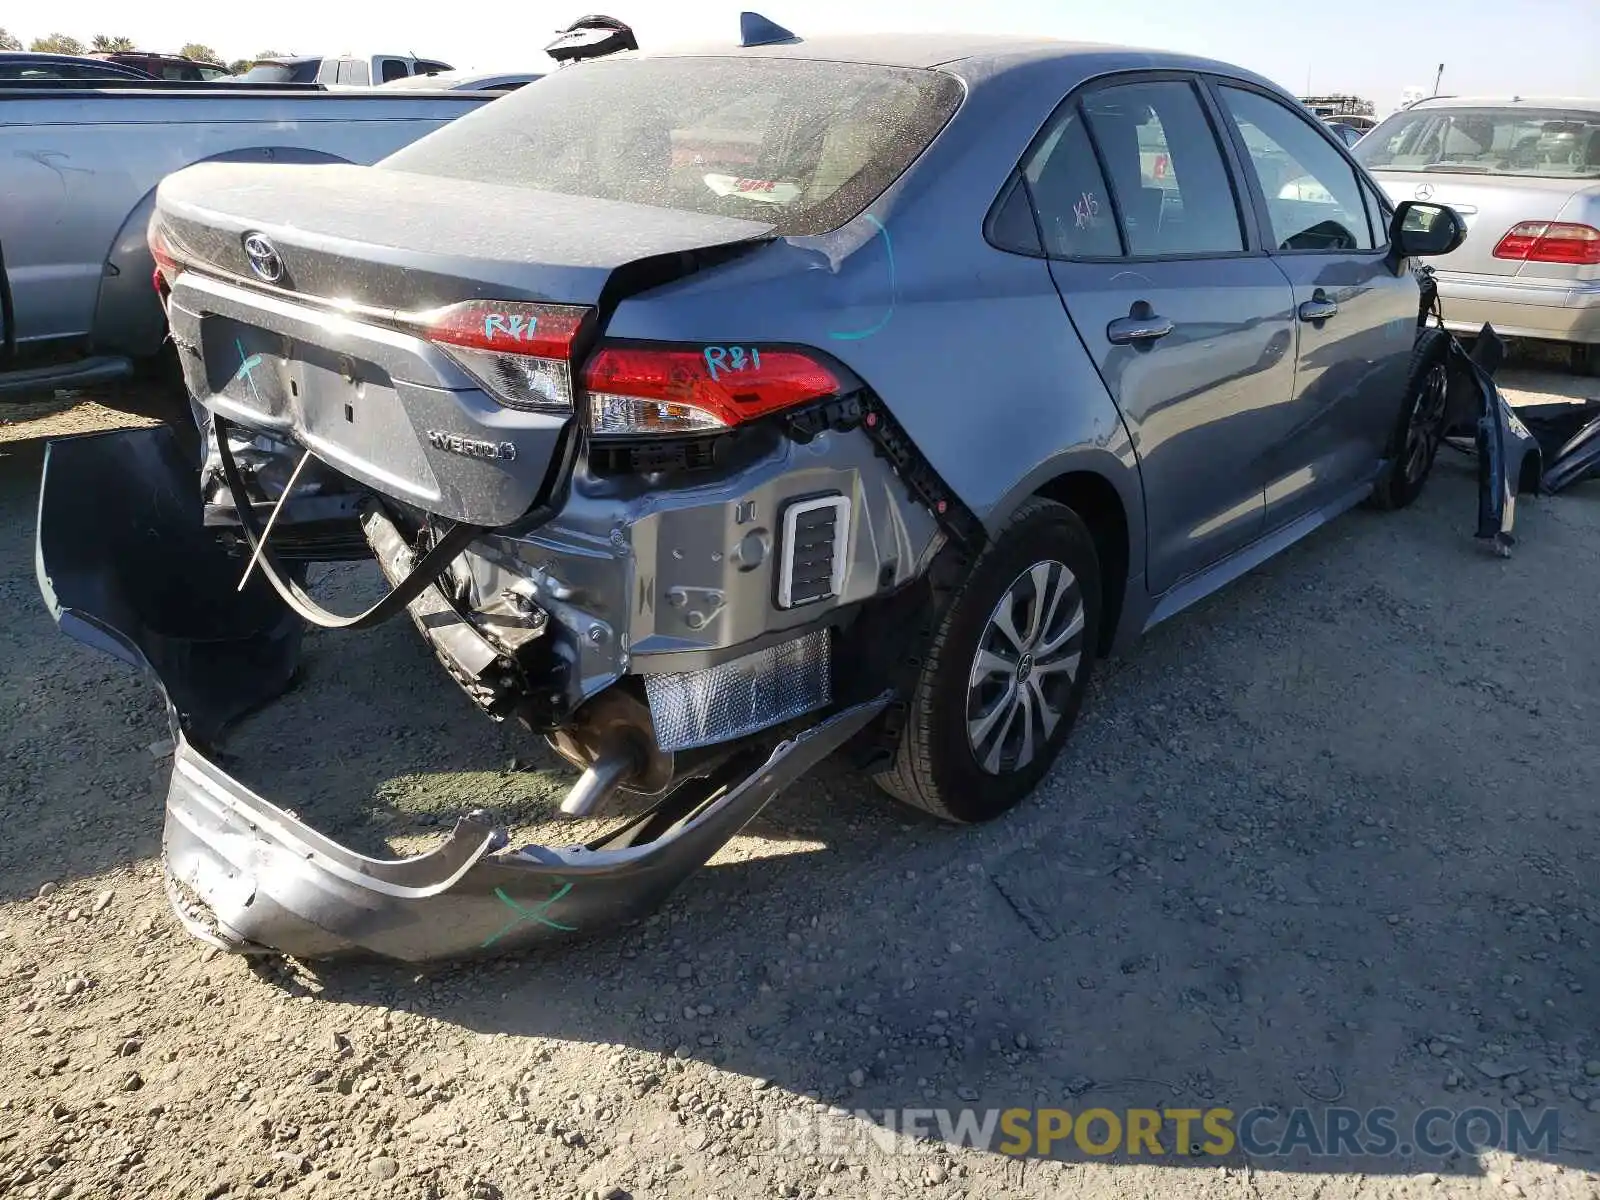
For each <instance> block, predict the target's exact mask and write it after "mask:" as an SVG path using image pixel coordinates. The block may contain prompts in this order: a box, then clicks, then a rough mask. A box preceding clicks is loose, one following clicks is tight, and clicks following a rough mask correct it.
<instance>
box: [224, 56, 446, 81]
mask: <svg viewBox="0 0 1600 1200" xmlns="http://www.w3.org/2000/svg"><path fill="white" fill-rule="evenodd" d="M453 70H455V68H454V67H452V66H451V65H450V64H449V63H447V62H440V61H439V60H438V59H436V58H417V57H416V56H415V55H412V54H286V55H281V56H279V57H277V58H258V59H257V60H256V61H255V62H254V63H253V64H252V65H251V67H250V69H249V70H248V71H246V72H245V73H244V74H242V75H240V76H239V79H240V81H241V82H243V83H321V84H325V85H326V86H328V87H367V86H369V85H373V84H381V83H390V82H392V81H393V80H396V79H410V78H412V77H414V76H417V75H438V74H440V73H442V72H444V71H453Z"/></svg>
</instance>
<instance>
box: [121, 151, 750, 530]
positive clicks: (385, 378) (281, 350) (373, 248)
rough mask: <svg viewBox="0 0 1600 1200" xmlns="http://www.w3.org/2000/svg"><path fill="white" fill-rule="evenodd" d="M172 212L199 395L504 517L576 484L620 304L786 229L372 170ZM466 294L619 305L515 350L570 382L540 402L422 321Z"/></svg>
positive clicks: (191, 372) (220, 187) (212, 197)
mask: <svg viewBox="0 0 1600 1200" xmlns="http://www.w3.org/2000/svg"><path fill="white" fill-rule="evenodd" d="M155 222H156V223H155V224H153V225H152V238H154V239H157V240H159V241H164V242H165V243H166V245H165V246H164V247H163V250H162V253H163V254H170V255H171V256H172V257H174V258H175V259H176V260H177V262H178V264H180V265H179V268H176V269H174V270H173V271H172V276H173V282H172V291H171V296H170V300H169V302H168V306H167V312H168V320H169V324H170V326H171V329H172V337H173V341H174V342H175V343H176V344H177V346H178V347H179V350H180V357H181V360H182V362H183V367H184V377H185V380H186V382H187V384H188V387H189V391H190V392H191V394H192V395H193V396H194V397H195V398H196V399H198V400H199V401H200V402H201V403H202V404H204V405H205V406H206V407H207V408H208V409H209V410H211V411H212V412H213V413H215V414H218V415H220V416H223V417H226V418H227V419H229V420H231V421H234V422H237V423H239V424H241V425H244V426H245V427H247V428H248V429H250V430H251V431H253V432H255V433H260V434H266V435H269V436H271V437H273V438H276V439H277V440H278V441H280V442H283V443H290V444H294V445H298V446H300V447H303V448H305V449H307V450H310V451H311V452H313V453H314V454H315V455H316V456H317V457H318V458H319V459H321V460H322V461H323V462H325V463H327V464H328V465H330V466H332V467H334V468H335V469H336V470H338V471H340V472H341V473H343V474H344V475H346V476H348V477H350V478H352V479H354V480H356V481H358V482H360V483H361V484H364V485H365V486H367V487H368V488H371V489H372V490H374V491H377V492H379V493H382V494H384V495H387V496H390V497H393V498H395V499H397V500H401V501H404V502H405V503H407V504H412V505H415V506H417V507H420V508H423V509H425V510H427V511H428V512H431V513H434V514H437V515H439V516H443V517H448V518H450V519H451V520H455V521H466V522H469V523H471V524H474V525H481V526H485V527H495V526H499V525H504V524H507V523H509V522H511V521H515V520H517V519H519V518H521V517H522V516H524V515H525V514H526V513H527V512H528V511H529V510H530V509H532V508H533V507H535V505H537V504H539V503H542V502H543V501H544V500H545V499H546V498H547V497H548V496H549V495H550V494H551V492H552V491H553V489H554V488H555V486H556V485H557V484H558V483H559V482H560V479H559V475H560V467H559V465H558V464H559V463H561V462H562V461H564V457H565V456H564V455H563V451H562V447H563V445H564V444H565V443H564V436H565V433H566V430H567V427H568V425H569V424H570V423H571V420H572V417H573V415H574V412H573V407H572V405H571V403H570V398H571V396H572V387H571V380H572V379H573V378H575V377H576V374H577V369H578V367H579V365H580V363H579V362H577V361H573V360H576V359H580V358H581V357H582V355H583V353H584V351H585V349H586V342H587V340H588V338H590V337H592V336H593V334H594V332H596V330H597V328H598V327H599V326H603V323H604V320H605V318H606V316H607V315H608V311H609V309H610V307H611V306H612V305H613V304H614V303H615V301H616V300H617V299H619V298H621V297H622V296H625V295H627V294H629V293H630V292H632V291H636V290H642V289H644V288H647V287H650V286H654V285H656V284H658V283H662V282H665V281H667V280H669V279H672V278H674V277H675V276H677V275H680V274H683V273H685V272H687V271H690V270H694V269H696V268H697V267H698V266H700V265H702V264H703V263H704V262H705V261H706V257H705V255H703V254H702V253H700V252H703V251H713V252H716V253H718V254H719V255H720V254H723V253H725V252H726V251H724V249H723V248H725V247H729V246H734V247H737V246H741V245H751V246H754V245H758V244H761V243H763V242H764V241H765V240H767V239H768V237H769V235H770V233H771V229H772V227H771V226H770V225H766V224H762V223H760V222H756V221H747V220H742V219H738V218H730V217H723V216H712V215H706V214H702V213H694V212H681V211H676V210H670V209H661V208H651V207H647V206H644V205H638V204H631V203H624V202H618V201H609V200H594V199H586V198H582V197H575V196H566V195H557V194H553V193H549V192H539V191H531V190H529V189H526V188H516V187H506V186H498V185H493V184H481V183H472V182H463V181H460V180H454V179H447V178H442V177H432V176H420V175H410V174H405V173H402V172H397V171H389V170H377V169H373V168H366V167H346V166H315V167H290V166H270V167H253V166H235V165H224V164H217V165H204V166H197V167H191V168H189V169H188V170H185V171H181V172H178V173H177V174H175V175H172V176H169V177H168V178H167V179H166V180H165V181H164V182H163V183H162V184H161V189H160V192H159V195H158V201H157V211H156V218H155ZM247 245H248V246H249V248H250V250H251V251H252V252H253V254H254V257H252V256H251V254H250V253H247ZM264 262H265V263H266V264H267V265H268V266H270V268H271V269H263V263H264ZM462 301H480V302H484V303H483V304H482V306H481V307H482V309H483V311H484V312H487V313H488V314H489V315H488V316H487V317H484V318H482V319H484V320H486V321H499V322H504V321H506V320H508V319H509V318H506V317H504V316H502V315H496V313H503V312H504V311H509V310H510V309H513V308H518V307H520V310H521V311H522V312H524V313H526V312H527V311H528V309H527V306H528V305H539V306H547V305H554V306H557V309H556V310H551V309H549V308H544V307H541V308H539V310H538V312H539V313H540V314H543V315H540V316H539V317H538V320H539V321H546V320H549V319H551V318H554V319H555V320H557V321H558V322H559V321H560V320H561V319H563V318H562V314H565V319H567V320H574V319H576V318H575V317H574V315H573V314H582V310H583V309H596V308H598V309H599V310H600V313H599V320H598V321H597V320H595V319H594V318H593V316H592V315H591V314H584V315H582V318H581V319H582V324H581V325H580V326H578V328H580V329H582V330H584V332H582V333H581V334H577V335H573V336H571V337H569V338H568V340H567V341H565V342H564V343H561V345H562V347H563V348H562V349H560V350H539V351H532V350H528V351H524V350H522V349H521V348H520V347H516V348H513V349H512V350H511V351H509V352H508V353H509V354H510V356H511V357H512V358H513V359H514V358H516V356H517V355H528V356H531V357H529V358H524V359H522V360H521V361H524V362H533V363H536V364H538V366H539V369H540V370H542V371H545V372H548V373H553V374H554V375H555V376H556V377H558V378H560V379H561V380H562V381H563V382H562V384H561V386H559V387H556V388H555V389H554V390H553V391H551V392H549V393H547V395H546V398H545V399H544V400H533V401H529V402H521V401H519V400H517V399H515V398H514V397H512V396H510V395H508V394H507V393H505V392H504V391H496V390H494V386H495V385H494V384H493V383H492V382H490V381H489V380H488V379H487V378H486V376H485V374H484V372H483V371H482V370H479V371H478V372H477V373H474V372H473V370H472V369H471V367H470V366H468V365H464V363H465V362H466V360H464V359H463V358H462V357H461V353H460V352H459V350H457V349H454V348H451V349H447V348H445V347H442V346H441V345H439V344H438V343H437V342H436V341H434V340H431V339H430V338H429V336H428V329H429V323H430V322H431V321H432V320H433V318H429V319H428V321H421V320H418V319H416V317H417V315H418V314H423V313H428V312H430V311H432V310H434V309H438V308H441V307H443V306H445V305H449V304H456V303H459V302H462ZM501 305H505V306H506V309H504V310H502V309H501V308H500V306H501ZM523 319H524V320H526V317H524V318H523ZM517 328H522V326H518V327H517ZM527 328H528V329H529V331H530V332H531V329H532V326H531V325H529V326H528V327H527ZM485 329H486V330H487V325H486V326H485ZM490 357H491V358H495V357H496V355H495V354H493V353H491V355H490ZM551 397H553V399H552V398H551Z"/></svg>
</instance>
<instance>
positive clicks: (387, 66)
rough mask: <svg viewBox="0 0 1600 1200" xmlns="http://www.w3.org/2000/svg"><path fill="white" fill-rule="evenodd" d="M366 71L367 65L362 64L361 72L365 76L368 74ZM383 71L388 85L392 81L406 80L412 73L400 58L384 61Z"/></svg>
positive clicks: (384, 79)
mask: <svg viewBox="0 0 1600 1200" xmlns="http://www.w3.org/2000/svg"><path fill="white" fill-rule="evenodd" d="M366 69H367V64H366V63H362V64H361V70H362V73H363V74H365V73H366ZM382 70H383V82H384V83H388V82H389V81H390V80H391V79H404V78H405V77H406V76H407V75H409V74H411V71H410V69H409V68H408V67H407V66H406V64H405V63H403V62H401V61H400V60H399V59H398V58H386V59H384V60H383V68H382Z"/></svg>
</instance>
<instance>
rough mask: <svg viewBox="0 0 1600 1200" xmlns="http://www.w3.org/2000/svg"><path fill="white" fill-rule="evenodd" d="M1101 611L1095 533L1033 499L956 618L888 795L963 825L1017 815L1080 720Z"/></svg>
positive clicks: (986, 560) (937, 643)
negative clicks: (1008, 813) (1016, 809)
mask: <svg viewBox="0 0 1600 1200" xmlns="http://www.w3.org/2000/svg"><path fill="white" fill-rule="evenodd" d="M1100 614H1101V587H1100V564H1099V559H1098V558H1097V556H1096V554H1095V547H1094V540H1093V538H1092V537H1091V536H1090V533H1089V530H1088V529H1087V528H1086V527H1085V526H1084V524H1083V522H1082V521H1081V520H1080V519H1079V518H1078V515H1077V514H1076V513H1074V512H1073V511H1072V510H1071V509H1070V508H1067V507H1066V506H1065V505H1061V504H1056V503H1054V502H1052V501H1049V500H1042V499H1034V500H1029V501H1028V502H1027V503H1026V504H1024V505H1023V506H1022V507H1021V508H1020V509H1019V510H1018V511H1017V513H1016V515H1015V516H1014V517H1013V518H1012V519H1011V521H1010V522H1008V523H1007V525H1006V527H1005V528H1004V529H1003V530H1002V531H1001V532H1000V534H999V535H998V536H997V537H996V538H995V540H994V541H993V542H992V543H991V544H990V546H989V548H988V549H987V550H985V551H984V553H983V555H982V556H981V557H980V558H979V560H978V562H977V563H976V564H975V565H974V567H973V569H972V571H971V573H970V574H969V575H968V577H967V580H966V582H965V583H964V584H963V585H962V586H961V589H960V591H959V592H958V593H957V595H956V597H955V599H954V600H953V601H952V602H951V604H950V607H949V609H948V610H947V611H946V613H945V617H944V621H943V623H942V624H941V626H940V628H939V631H938V633H937V635H936V636H935V638H934V643H933V646H932V647H931V649H930V651H929V654H928V657H927V660H926V662H925V664H924V666H923V669H922V674H921V676H920V677H919V679H918V681H917V685H916V688H915V691H914V693H913V695H912V698H911V705H910V712H909V713H908V714H907V717H906V725H905V728H904V730H903V731H902V733H901V737H900V745H899V747H898V748H897V751H896V755H895V762H894V766H893V768H892V769H891V770H889V771H887V772H885V773H884V774H881V775H879V776H877V782H878V784H879V786H881V787H882V788H883V789H884V790H885V791H887V792H888V793H889V794H890V795H891V796H894V797H895V798H896V799H898V800H901V801H904V802H905V803H907V804H910V805H914V806H915V807H917V808H920V809H922V810H924V811H925V812H929V813H932V814H933V815H934V816H936V817H939V818H941V819H943V820H946V821H953V822H958V823H967V822H974V821H986V820H989V819H990V818H992V817H997V816H999V815H1000V814H1001V813H1003V812H1006V811H1007V810H1008V809H1010V808H1012V807H1014V806H1015V805H1016V804H1017V803H1018V802H1019V801H1021V800H1022V799H1023V798H1024V797H1025V796H1027V795H1028V793H1029V792H1031V791H1032V790H1033V789H1034V787H1035V786H1036V785H1037V784H1038V782H1039V780H1040V779H1042V778H1043V777H1044V774H1045V772H1046V771H1048V770H1049V769H1050V765H1051V763H1053V762H1054V761H1055V758H1056V755H1057V754H1058V753H1060V750H1061V747H1062V745H1063V744H1064V743H1065V741H1066V739H1067V735H1068V734H1069V733H1070V732H1071V730H1072V726H1073V724H1074V723H1075V721H1076V720H1077V716H1078V710H1079V708H1080V706H1081V705H1082V703H1083V695H1084V691H1085V690H1086V689H1087V687H1088V685H1089V673H1090V669H1091V667H1092V665H1093V661H1094V647H1095V646H1096V644H1097V638H1098V637H1099V632H1100Z"/></svg>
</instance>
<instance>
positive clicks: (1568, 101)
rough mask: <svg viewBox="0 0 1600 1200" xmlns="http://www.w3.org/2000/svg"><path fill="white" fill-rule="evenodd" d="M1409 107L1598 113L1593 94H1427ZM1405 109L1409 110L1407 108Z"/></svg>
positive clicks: (1599, 102)
mask: <svg viewBox="0 0 1600 1200" xmlns="http://www.w3.org/2000/svg"><path fill="white" fill-rule="evenodd" d="M1411 108H1413V109H1416V108H1572V109H1577V110H1578V111H1579V112H1592V113H1600V98H1596V97H1594V96H1428V97H1425V98H1424V99H1421V100H1418V101H1417V102H1416V103H1415V104H1413V105H1412V106H1411ZM1406 111H1410V110H1409V109H1408V110H1406Z"/></svg>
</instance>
